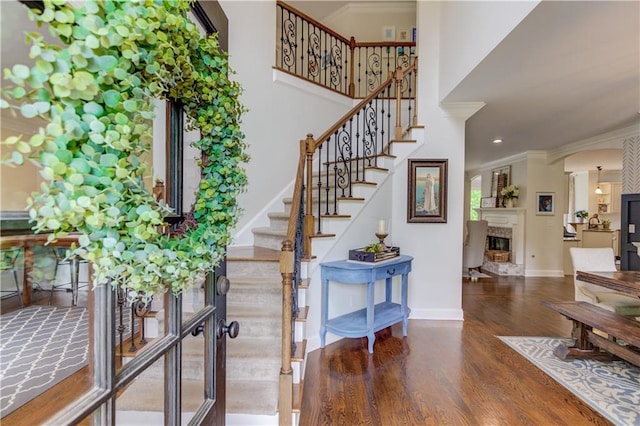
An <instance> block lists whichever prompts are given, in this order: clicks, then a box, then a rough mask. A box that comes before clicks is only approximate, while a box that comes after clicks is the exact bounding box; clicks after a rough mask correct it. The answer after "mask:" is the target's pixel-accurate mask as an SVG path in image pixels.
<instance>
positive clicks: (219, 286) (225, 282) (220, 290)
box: [216, 275, 231, 296]
mask: <svg viewBox="0 0 640 426" xmlns="http://www.w3.org/2000/svg"><path fill="white" fill-rule="evenodd" d="M230 287H231V282H229V278H227V277H225V276H224V275H220V276H219V277H218V279H217V280H216V294H217V295H218V296H224V295H226V294H227V293H228V292H229V288H230Z"/></svg>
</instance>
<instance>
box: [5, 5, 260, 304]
mask: <svg viewBox="0 0 640 426" xmlns="http://www.w3.org/2000/svg"><path fill="white" fill-rule="evenodd" d="M76 6H77V7H76ZM76 6H74V7H71V6H69V5H68V4H67V3H66V1H65V0H45V1H44V10H43V11H42V12H38V11H30V12H29V13H30V18H31V19H33V20H35V21H36V22H37V23H38V25H39V26H45V27H48V29H49V31H50V32H51V34H52V35H53V36H56V37H57V38H58V39H59V40H60V41H61V43H60V44H59V45H54V44H49V43H47V42H46V41H45V40H44V38H43V37H42V35H41V34H40V33H37V32H33V33H28V34H27V35H26V39H27V41H28V42H29V43H30V44H31V48H30V57H31V58H33V59H34V60H35V65H34V66H32V67H28V66H25V65H15V66H13V67H12V68H11V69H5V70H4V75H5V79H8V80H10V82H11V83H13V84H11V85H10V87H6V86H7V85H4V86H3V89H2V94H3V99H2V101H1V105H0V106H1V107H2V108H12V109H14V110H16V109H17V110H19V113H20V114H22V116H24V117H26V118H33V117H41V118H42V119H44V120H45V122H46V125H45V126H43V127H41V128H39V130H38V132H37V133H36V134H35V135H33V136H31V137H30V138H28V139H23V137H9V138H7V139H6V140H4V141H2V143H3V144H4V145H6V147H5V148H7V147H8V148H9V154H7V156H6V157H5V158H4V159H3V161H4V162H5V163H9V164H14V165H20V164H22V163H23V162H24V161H25V160H27V159H28V160H31V161H33V162H35V163H36V164H37V165H38V166H39V167H40V174H41V175H42V177H43V178H44V181H45V182H44V183H43V185H42V187H41V191H40V192H39V193H34V194H33V195H32V198H30V199H29V200H27V204H28V208H29V214H30V217H31V219H32V221H34V222H35V225H34V230H35V231H36V232H44V231H50V232H51V234H50V236H49V240H50V241H52V240H55V239H56V238H59V237H61V236H66V235H68V234H69V233H71V232H77V233H79V234H80V237H79V240H78V244H77V245H76V246H74V247H73V254H74V255H77V256H80V257H82V258H84V259H86V260H88V261H90V262H91V263H92V265H93V277H92V278H93V281H94V283H101V282H105V281H106V280H111V281H112V283H114V285H121V286H123V287H126V288H128V289H130V290H131V293H130V294H131V295H133V294H137V293H138V292H139V291H142V292H144V293H145V294H149V295H150V294H153V293H156V292H165V291H167V290H168V289H169V288H171V289H172V290H173V291H174V292H176V293H180V292H181V291H183V290H184V289H186V288H187V287H188V286H189V285H190V284H192V283H193V282H194V281H196V280H198V279H201V278H202V277H203V275H204V274H205V273H206V272H208V271H211V270H213V268H214V267H215V266H216V265H217V264H218V263H219V261H220V259H221V258H222V257H223V255H224V250H225V247H226V245H227V244H228V243H229V242H230V230H231V229H232V228H233V227H234V226H235V225H236V223H237V220H238V217H239V213H240V210H239V208H238V205H237V201H236V200H237V197H238V195H239V193H241V192H242V191H244V189H245V188H246V174H245V172H244V170H243V169H242V167H241V166H240V164H241V163H243V162H246V161H248V157H247V154H246V153H245V152H244V150H245V149H246V146H245V143H244V142H243V138H244V135H243V134H242V131H241V129H240V120H241V115H242V113H243V112H244V108H243V106H242V105H241V103H240V102H239V96H240V93H241V88H240V87H239V84H238V83H237V82H234V81H231V80H230V79H229V75H230V74H232V71H231V70H230V69H229V67H228V61H227V55H226V53H223V52H221V51H220V49H219V44H218V40H217V37H216V36H215V35H214V36H202V35H201V33H200V31H199V30H198V28H197V27H196V25H195V24H194V23H193V22H191V21H190V20H189V19H188V18H187V15H186V14H187V12H188V10H189V8H190V2H188V1H143V0H128V1H118V0H103V1H92V0H85V1H83V2H80V3H79V4H76ZM154 99H164V100H170V101H174V102H180V103H181V104H182V105H183V106H184V111H185V113H186V115H187V116H188V123H187V127H188V128H189V129H197V130H199V131H200V135H201V139H200V140H199V141H197V142H195V143H193V145H194V146H195V147H196V148H198V149H200V150H201V151H202V158H201V160H200V162H199V166H200V167H201V173H202V179H201V181H200V184H199V187H198V190H197V194H196V202H195V204H194V206H193V208H192V211H191V213H190V218H191V220H188V221H185V223H184V224H183V225H182V228H181V229H180V230H179V232H177V233H176V234H175V235H165V234H163V233H162V226H163V225H164V224H165V218H166V217H167V215H168V214H169V213H170V212H171V209H170V208H168V207H167V205H166V204H164V203H163V202H158V201H156V200H155V198H154V197H153V195H152V193H151V192H150V190H149V189H148V188H145V187H144V185H143V179H142V178H143V174H144V172H145V170H146V169H147V165H146V164H145V163H144V162H143V161H142V159H141V158H142V156H143V154H144V153H145V152H147V151H149V150H150V148H151V142H152V127H151V126H152V119H153V118H154V102H153V101H154Z"/></svg>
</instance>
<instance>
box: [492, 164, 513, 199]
mask: <svg viewBox="0 0 640 426" xmlns="http://www.w3.org/2000/svg"><path fill="white" fill-rule="evenodd" d="M509 185H511V166H504V167H499V168H496V169H492V170H491V196H492V197H496V200H497V201H496V207H504V200H503V199H502V194H501V193H500V191H502V188H504V187H505V186H509Z"/></svg>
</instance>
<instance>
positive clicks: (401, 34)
mask: <svg viewBox="0 0 640 426" xmlns="http://www.w3.org/2000/svg"><path fill="white" fill-rule="evenodd" d="M397 36H398V37H397V40H396V41H411V30H410V29H409V28H400V29H399V30H398V34H397Z"/></svg>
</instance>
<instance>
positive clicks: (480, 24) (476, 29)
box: [420, 1, 539, 99]
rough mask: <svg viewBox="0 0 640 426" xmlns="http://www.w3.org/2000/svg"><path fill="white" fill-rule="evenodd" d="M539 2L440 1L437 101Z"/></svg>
mask: <svg viewBox="0 0 640 426" xmlns="http://www.w3.org/2000/svg"><path fill="white" fill-rule="evenodd" d="M538 3H539V1H510V2H503V1H445V2H442V38H441V46H442V55H441V57H440V75H441V76H442V78H441V82H440V87H439V89H440V99H443V98H444V97H445V96H447V95H448V94H449V92H450V91H451V90H453V89H454V88H455V87H456V86H457V85H458V84H459V83H460V82H461V81H462V80H463V79H464V77H465V76H466V75H467V74H469V72H471V71H472V70H473V68H475V67H476V66H477V65H478V64H479V63H480V61H482V59H484V57H485V56H487V55H488V54H489V52H491V51H492V50H493V49H494V48H495V47H496V46H497V45H498V43H500V42H501V41H502V40H503V39H504V38H505V37H506V36H507V34H509V33H510V32H511V30H513V29H514V28H515V27H516V25H518V24H519V23H520V22H521V21H522V19H524V18H525V17H526V16H527V15H528V14H529V13H530V12H531V11H532V10H533V9H534V8H535V7H536V5H537V4H538ZM420 28H422V27H420ZM421 32H422V33H423V32H424V30H422V31H421ZM421 37H422V34H421ZM420 40H421V41H423V40H424V39H423V38H421V39H420Z"/></svg>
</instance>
